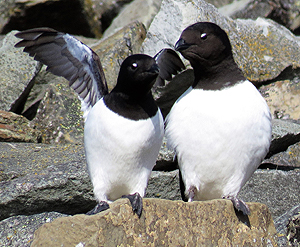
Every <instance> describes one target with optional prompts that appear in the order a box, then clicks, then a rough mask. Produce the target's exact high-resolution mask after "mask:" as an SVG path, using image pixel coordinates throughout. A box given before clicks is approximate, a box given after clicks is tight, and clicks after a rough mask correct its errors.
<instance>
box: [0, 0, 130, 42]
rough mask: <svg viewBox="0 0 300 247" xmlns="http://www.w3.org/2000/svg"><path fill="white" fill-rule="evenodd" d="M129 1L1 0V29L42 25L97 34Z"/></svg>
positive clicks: (79, 33) (71, 31)
mask: <svg viewBox="0 0 300 247" xmlns="http://www.w3.org/2000/svg"><path fill="white" fill-rule="evenodd" d="M128 2H130V0H117V1H114V0H105V1H97V0H55V1H52V0H34V1H31V0H22V1H19V0H9V1H1V2H0V10H1V12H0V32H1V33H7V32H9V31H11V30H24V29H29V28H35V27H38V26H39V27H41V26H43V27H51V28H54V29H57V30H59V31H62V32H67V33H71V34H77V35H84V36H88V37H95V36H96V37H100V36H101V35H102V32H103V31H104V30H105V29H106V28H107V27H108V25H109V24H110V23H111V21H112V19H113V18H114V17H115V16H116V15H117V14H118V13H119V11H120V9H121V8H122V6H123V5H124V4H126V3H128ZM71 6H72V7H71ZM70 20H72V21H70Z"/></svg>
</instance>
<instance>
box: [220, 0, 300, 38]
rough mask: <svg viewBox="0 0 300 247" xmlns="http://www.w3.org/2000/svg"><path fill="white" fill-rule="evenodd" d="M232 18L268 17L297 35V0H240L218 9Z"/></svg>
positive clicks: (298, 21)
mask: <svg viewBox="0 0 300 247" xmlns="http://www.w3.org/2000/svg"><path fill="white" fill-rule="evenodd" d="M219 10H220V11H221V12H222V13H223V14H225V15H228V16H230V17H232V18H234V19H236V18H242V19H249V18H250V19H253V20H255V19H256V18H258V17H265V18H270V19H272V20H274V21H276V22H277V23H280V24H281V25H284V26H285V27H287V28H289V29H290V30H291V31H293V32H294V33H295V34H297V35H299V32H300V30H299V26H300V11H299V1H297V0H271V1H264V0H242V1H234V2H233V3H232V4H229V5H226V6H223V7H222V8H220V9H219Z"/></svg>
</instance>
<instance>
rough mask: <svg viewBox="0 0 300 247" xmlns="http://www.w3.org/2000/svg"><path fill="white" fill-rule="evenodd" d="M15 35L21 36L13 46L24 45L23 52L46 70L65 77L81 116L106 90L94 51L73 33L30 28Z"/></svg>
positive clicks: (101, 70) (100, 67)
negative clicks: (81, 112) (81, 111)
mask: <svg viewBox="0 0 300 247" xmlns="http://www.w3.org/2000/svg"><path fill="white" fill-rule="evenodd" d="M16 37H18V38H20V39H23V40H22V41H20V42H19V43H17V44H16V45H15V47H25V48H24V52H27V53H29V55H30V56H32V57H34V59H35V60H37V61H40V62H42V63H43V64H45V65H47V71H50V72H52V73H53V74H55V75H58V76H62V77H64V78H66V79H67V80H68V81H69V85H70V87H71V88H73V89H74V90H75V92H76V93H77V94H78V96H79V98H80V100H81V103H82V109H83V111H84V117H86V116H87V114H88V112H89V110H90V109H91V108H92V107H93V106H94V105H95V104H96V102H97V101H98V100H100V99H101V98H102V96H104V95H105V94H107V93H108V88H107V84H106V80H105V76H104V72H103V69H102V65H101V62H100V59H99V57H98V55H97V54H96V53H95V52H94V51H92V50H91V49H90V48H89V47H88V46H86V45H85V44H83V43H82V42H80V41H79V40H77V39H76V38H74V37H73V36H71V35H69V34H66V33H62V32H58V31H56V30H54V29H51V28H34V29H29V30H25V31H22V32H19V33H17V34H16Z"/></svg>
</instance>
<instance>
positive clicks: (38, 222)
mask: <svg viewBox="0 0 300 247" xmlns="http://www.w3.org/2000/svg"><path fill="white" fill-rule="evenodd" d="M65 216H67V215H66V214H60V213H56V212H46V213H41V214H36V215H31V216H25V215H18V216H12V217H10V218H8V219H5V220H2V221H0V245H1V246H23V247H29V246H30V243H31V241H32V239H33V234H34V232H35V231H36V230H37V229H38V228H39V227H40V226H42V225H43V224H45V223H49V222H52V221H53V220H54V219H56V218H58V217H65Z"/></svg>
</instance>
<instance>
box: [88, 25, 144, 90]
mask: <svg viewBox="0 0 300 247" xmlns="http://www.w3.org/2000/svg"><path fill="white" fill-rule="evenodd" d="M145 38H146V29H145V27H144V25H143V24H142V23H141V22H133V23H130V24H128V25H126V26H125V27H124V28H122V29H121V30H119V31H118V32H116V33H114V34H113V35H112V36H110V37H108V38H105V39H101V40H100V41H99V42H98V43H96V44H94V45H91V46H90V47H91V48H92V49H93V50H94V51H95V52H96V53H97V54H98V56H99V57H100V61H101V64H102V66H103V70H104V73H105V77H106V81H107V86H108V88H109V90H111V89H112V88H113V87H114V86H115V84H116V82H117V76H118V74H119V70H120V65H121V63H122V62H123V60H124V59H125V58H126V57H128V56H130V55H132V54H135V53H139V51H140V48H141V46H142V43H143V41H144V39H145Z"/></svg>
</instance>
